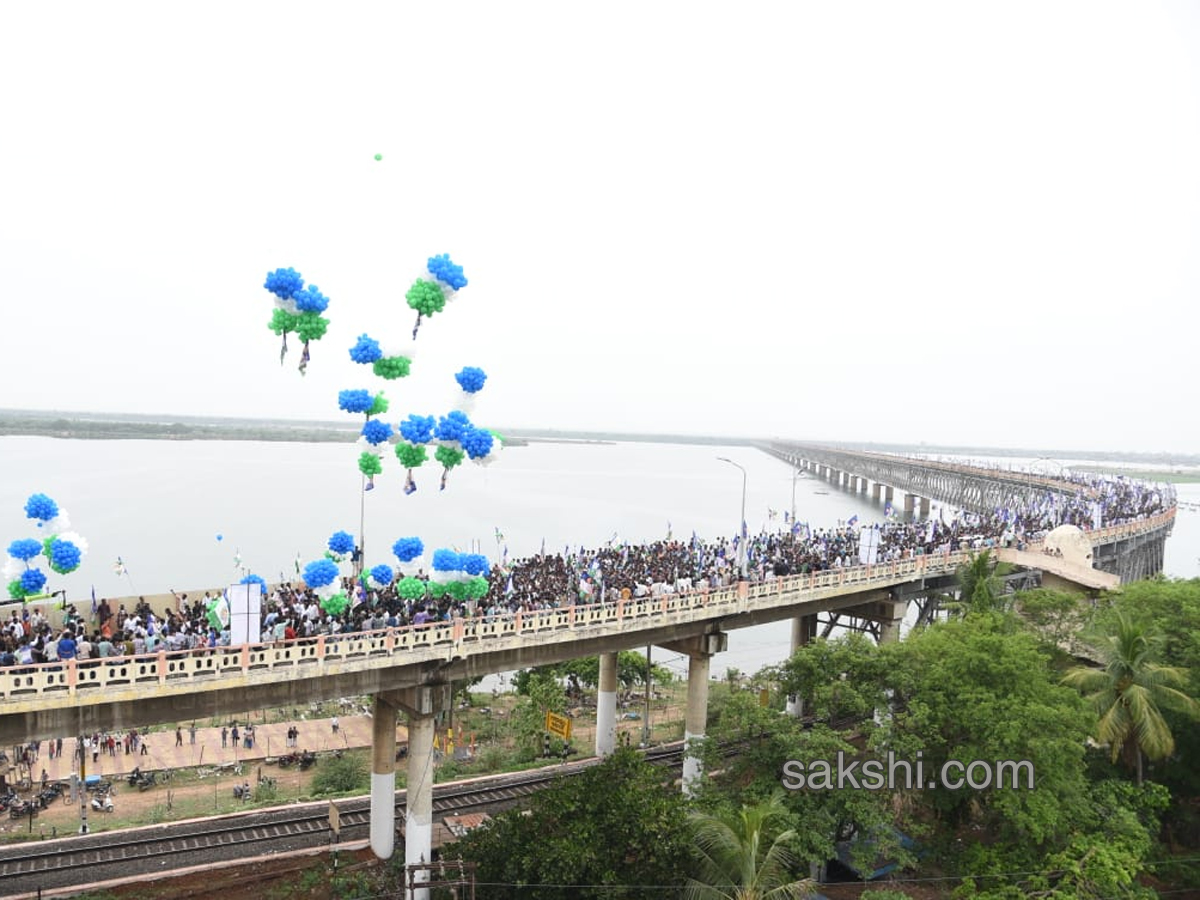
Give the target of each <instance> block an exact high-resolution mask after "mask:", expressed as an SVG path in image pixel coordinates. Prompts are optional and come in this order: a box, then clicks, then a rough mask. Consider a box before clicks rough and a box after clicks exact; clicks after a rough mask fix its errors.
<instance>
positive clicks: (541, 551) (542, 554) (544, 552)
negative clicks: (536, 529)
mask: <svg viewBox="0 0 1200 900" xmlns="http://www.w3.org/2000/svg"><path fill="white" fill-rule="evenodd" d="M545 555H546V539H545V538H542V549H541V550H540V551H539V552H538V556H545Z"/></svg>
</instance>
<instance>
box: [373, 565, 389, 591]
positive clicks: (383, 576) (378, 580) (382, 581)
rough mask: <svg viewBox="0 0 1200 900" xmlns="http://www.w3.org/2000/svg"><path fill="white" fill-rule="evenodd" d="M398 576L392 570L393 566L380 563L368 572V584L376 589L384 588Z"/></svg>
mask: <svg viewBox="0 0 1200 900" xmlns="http://www.w3.org/2000/svg"><path fill="white" fill-rule="evenodd" d="M395 578H396V573H395V572H393V571H392V567H391V566H385V565H383V564H380V565H378V566H372V567H371V570H370V571H369V572H368V573H367V586H368V587H372V588H375V589H376V590H383V589H384V588H385V587H387V586H388V585H389V584H391V583H392V581H394V580H395Z"/></svg>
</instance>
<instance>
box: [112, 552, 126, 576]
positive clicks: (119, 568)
mask: <svg viewBox="0 0 1200 900" xmlns="http://www.w3.org/2000/svg"><path fill="white" fill-rule="evenodd" d="M113 572H115V573H116V575H117V577H118V578H120V577H121V576H122V575H128V574H129V570H128V569H126V568H125V563H124V562H122V560H121V557H119V556H118V557H117V561H116V562H115V563H114V564H113Z"/></svg>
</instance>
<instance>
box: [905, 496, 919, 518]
mask: <svg viewBox="0 0 1200 900" xmlns="http://www.w3.org/2000/svg"><path fill="white" fill-rule="evenodd" d="M916 508H917V498H916V497H915V496H913V495H912V494H905V495H904V514H905V515H906V516H909V517H910V518H911V517H912V514H913V511H914V510H915V509H916Z"/></svg>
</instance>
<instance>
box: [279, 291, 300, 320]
mask: <svg viewBox="0 0 1200 900" xmlns="http://www.w3.org/2000/svg"><path fill="white" fill-rule="evenodd" d="M275 307H276V308H277V309H282V310H284V311H285V312H289V313H291V314H292V315H293V316H298V315H300V307H298V306H296V301H295V300H293V299H292V298H291V297H288V298H287V299H286V300H284V299H283V298H282V297H280V296H279V295H278V294H276V295H275Z"/></svg>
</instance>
